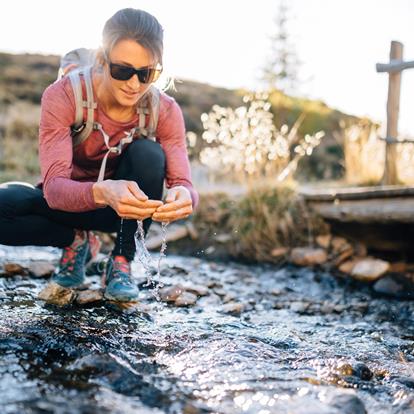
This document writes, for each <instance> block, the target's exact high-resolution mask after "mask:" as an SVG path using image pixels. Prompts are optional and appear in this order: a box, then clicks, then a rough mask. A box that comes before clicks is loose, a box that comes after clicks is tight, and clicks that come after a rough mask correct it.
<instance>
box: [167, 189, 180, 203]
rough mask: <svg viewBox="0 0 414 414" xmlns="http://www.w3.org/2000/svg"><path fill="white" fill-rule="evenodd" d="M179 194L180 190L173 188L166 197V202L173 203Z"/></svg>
mask: <svg viewBox="0 0 414 414" xmlns="http://www.w3.org/2000/svg"><path fill="white" fill-rule="evenodd" d="M178 195H179V191H178V190H176V189H174V188H172V189H171V190H170V191H169V192H168V194H167V197H166V198H165V202H166V203H172V202H173V201H175V200H176V199H177V196H178Z"/></svg>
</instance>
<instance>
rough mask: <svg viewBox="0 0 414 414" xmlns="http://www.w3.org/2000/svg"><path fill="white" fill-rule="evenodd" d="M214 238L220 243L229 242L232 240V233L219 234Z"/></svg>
mask: <svg viewBox="0 0 414 414" xmlns="http://www.w3.org/2000/svg"><path fill="white" fill-rule="evenodd" d="M214 240H215V241H216V242H218V243H223V244H224V243H228V242H230V241H231V235H230V234H217V236H214Z"/></svg>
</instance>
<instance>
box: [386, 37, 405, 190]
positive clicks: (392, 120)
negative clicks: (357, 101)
mask: <svg viewBox="0 0 414 414" xmlns="http://www.w3.org/2000/svg"><path fill="white" fill-rule="evenodd" d="M402 59H403V45H402V43H400V42H396V41H392V42H391V51H390V63H391V62H392V61H395V60H400V61H402ZM400 90H401V70H399V71H392V72H391V71H390V72H389V83H388V101H387V138H388V139H389V138H394V139H397V138H398V115H399V110H400ZM398 182H399V180H398V171H397V146H396V144H395V143H394V144H393V143H391V142H387V143H386V145H385V168H384V175H383V177H382V184H398Z"/></svg>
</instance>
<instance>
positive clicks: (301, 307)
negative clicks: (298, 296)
mask: <svg viewBox="0 0 414 414" xmlns="http://www.w3.org/2000/svg"><path fill="white" fill-rule="evenodd" d="M308 307H309V303H304V302H292V303H291V304H290V309H291V310H292V311H293V312H296V313H305V312H306V309H308Z"/></svg>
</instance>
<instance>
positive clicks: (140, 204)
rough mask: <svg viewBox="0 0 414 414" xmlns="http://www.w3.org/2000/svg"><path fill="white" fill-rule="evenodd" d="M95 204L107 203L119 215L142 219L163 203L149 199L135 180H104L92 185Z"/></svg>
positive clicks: (149, 215)
mask: <svg viewBox="0 0 414 414" xmlns="http://www.w3.org/2000/svg"><path fill="white" fill-rule="evenodd" d="M92 189H93V196H94V199H95V202H96V203H97V204H101V205H102V204H103V205H109V206H110V207H112V208H113V209H114V210H115V211H116V213H117V214H118V216H119V217H122V218H124V219H134V220H144V219H146V218H149V217H151V216H152V215H153V214H154V213H155V211H156V210H157V208H159V207H160V206H162V205H163V202H162V201H160V200H150V199H148V197H147V195H145V194H144V192H143V191H142V190H141V189H140V188H139V186H138V184H137V183H136V182H135V181H127V180H104V181H101V182H97V183H95V184H94V185H93V187H92Z"/></svg>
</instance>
